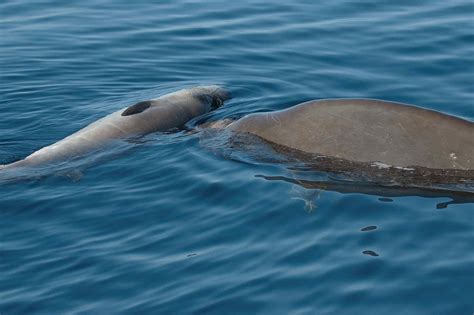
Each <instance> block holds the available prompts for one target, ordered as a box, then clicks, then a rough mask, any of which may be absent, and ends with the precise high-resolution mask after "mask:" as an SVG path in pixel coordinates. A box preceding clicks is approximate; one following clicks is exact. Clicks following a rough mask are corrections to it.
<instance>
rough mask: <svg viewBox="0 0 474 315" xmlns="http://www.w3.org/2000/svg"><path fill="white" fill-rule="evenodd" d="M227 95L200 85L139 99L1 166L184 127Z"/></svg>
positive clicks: (46, 160)
mask: <svg viewBox="0 0 474 315" xmlns="http://www.w3.org/2000/svg"><path fill="white" fill-rule="evenodd" d="M229 98H230V95H229V93H228V92H226V91H225V90H224V89H222V88H221V87H218V86H201V87H195V88H190V89H184V90H180V91H177V92H174V93H170V94H166V95H163V96H161V97H159V98H157V99H152V100H148V101H143V102H139V103H137V104H134V105H132V106H130V107H128V108H124V109H121V110H118V111H116V112H114V113H112V114H110V115H108V116H106V117H104V118H102V119H100V120H97V121H95V122H93V123H92V124H90V125H88V126H87V127H85V128H83V129H81V130H79V131H78V132H76V133H74V134H72V135H70V136H68V137H66V138H64V139H63V140H61V141H58V142H56V143H54V144H52V145H49V146H47V147H44V148H42V149H40V150H38V151H36V152H34V153H32V154H31V155H29V156H27V157H26V158H25V159H23V160H20V161H17V162H14V163H11V164H8V165H0V169H11V168H16V167H22V166H38V165H46V164H50V163H57V162H61V161H64V160H67V159H70V158H74V157H77V156H81V155H84V154H87V153H89V152H92V151H95V150H98V149H100V148H101V147H103V146H104V145H106V144H107V142H109V141H110V140H113V139H123V138H127V137H133V136H140V135H145V134H148V133H152V132H156V131H166V130H170V129H173V128H180V127H183V126H184V125H185V124H186V122H188V121H189V120H191V119H192V118H194V117H197V116H199V115H202V114H205V113H207V112H209V111H211V110H213V109H216V108H218V107H220V106H221V105H222V104H223V102H224V101H225V100H228V99H229Z"/></svg>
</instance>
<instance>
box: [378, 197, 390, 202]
mask: <svg viewBox="0 0 474 315" xmlns="http://www.w3.org/2000/svg"><path fill="white" fill-rule="evenodd" d="M379 200H380V201H383V202H393V199H391V198H386V197H382V198H379Z"/></svg>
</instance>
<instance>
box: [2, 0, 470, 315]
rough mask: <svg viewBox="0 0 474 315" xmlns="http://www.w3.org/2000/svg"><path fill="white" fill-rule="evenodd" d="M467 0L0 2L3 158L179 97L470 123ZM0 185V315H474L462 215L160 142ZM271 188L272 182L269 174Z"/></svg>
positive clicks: (170, 139) (222, 113) (234, 111)
mask: <svg viewBox="0 0 474 315" xmlns="http://www.w3.org/2000/svg"><path fill="white" fill-rule="evenodd" d="M473 21H474V4H473V3H472V1H466V0H463V1H417V2H416V3H410V2H401V3H399V2H397V3H395V2H388V1H382V2H380V1H379V2H377V3H375V2H369V1H350V0H336V1H331V2H324V3H323V2H322V3H320V4H318V3H314V2H313V1H299V2H298V3H291V2H287V1H279V0H278V1H273V3H271V4H270V3H268V2H265V1H250V0H249V1H243V2H242V1H240V2H239V1H234V2H219V1H162V2H160V4H150V3H147V2H145V1H136V2H133V3H131V2H130V1H113V2H112V1H105V0H101V1H90V0H86V1H81V2H77V3H69V2H63V1H32V0H29V1H18V0H11V1H6V2H2V4H0V34H1V37H0V44H1V49H0V68H1V69H0V73H1V74H0V95H1V98H0V103H1V110H2V115H1V118H0V164H4V163H8V162H12V161H14V160H17V159H20V158H23V157H25V156H26V155H28V154H30V153H31V152H33V151H34V150H37V149H39V148H41V147H43V146H45V145H48V144H51V143H53V142H55V141H57V140H59V139H61V138H63V137H65V136H67V135H69V134H71V133H73V132H75V131H77V130H78V129H80V128H82V127H84V126H85V125H87V124H88V123H90V122H92V121H95V120H97V119H99V118H100V117H103V116H104V115H106V114H108V113H111V112H113V111H115V110H117V109H119V108H121V107H124V106H127V105H130V104H133V103H135V102H137V101H140V100H145V99H147V98H151V97H157V96H159V95H162V94H165V93H167V92H170V91H174V90H178V89H181V88H183V87H188V86H194V85H201V84H221V85H223V86H225V87H227V88H228V89H229V90H230V91H231V92H232V94H233V96H234V98H233V99H232V100H231V101H230V102H228V103H227V104H226V105H225V106H224V107H222V108H221V109H219V110H218V111H216V112H214V113H212V115H210V117H209V118H210V119H211V118H212V119H219V118H224V117H234V116H241V115H244V114H249V113H253V112H259V111H268V110H278V109H283V108H287V107H289V106H291V105H294V104H297V103H299V102H303V101H307V100H310V99H317V98H331V97H364V98H366V97H367V98H379V99H386V100H391V101H397V102H404V103H410V104H416V105H419V106H423V107H426V108H431V109H435V110H438V111H442V112H445V113H448V114H451V115H455V116H459V117H463V118H465V119H470V120H473V119H474V109H473V107H474V103H473V100H474V91H473V89H472V87H473V86H474V75H473V73H474V60H473V59H474V57H473V56H474V45H473V42H474V36H473V34H472V30H473V29H474V22H473ZM146 140H147V141H143V142H141V143H127V144H125V145H126V148H125V149H124V150H123V151H120V152H118V154H116V155H115V156H114V157H113V158H109V159H106V160H104V161H102V162H101V163H92V165H90V166H89V167H88V168H87V169H86V170H85V172H84V175H83V176H82V177H81V178H78V177H76V176H72V177H71V176H69V174H53V175H52V176H48V177H46V178H41V179H38V180H32V181H26V182H25V181H22V182H17V183H9V184H2V185H1V186H0V272H1V281H0V313H1V314H2V315H4V314H5V315H11V314H101V313H105V314H131V313H135V314H145V313H154V314H156V313H160V314H186V313H199V314H244V313H261V314H362V313H364V314H380V313H385V314H401V313H403V314H472V312H473V311H474V303H473V301H474V298H473V293H472V292H474V276H473V275H474V268H473V266H474V233H473V230H474V211H473V205H472V203H461V204H450V205H449V206H447V207H446V208H444V209H438V208H439V207H438V208H437V206H438V205H439V204H440V203H449V202H450V201H451V199H450V198H447V197H443V196H438V197H436V196H435V197H422V196H416V195H412V196H409V195H406V196H403V195H402V196H392V197H387V196H382V195H371V194H364V193H357V192H349V193H341V192H338V191H327V190H321V189H315V188H311V187H304V186H301V185H297V184H295V183H294V182H292V181H291V180H283V179H284V178H286V179H292V178H293V176H294V174H293V173H292V172H291V171H289V170H288V169H287V168H285V167H284V166H282V165H280V164H275V163H259V162H256V161H252V159H247V158H244V157H239V156H237V158H235V156H232V155H230V156H229V155H223V154H220V153H219V152H216V151H215V150H213V147H212V146H209V142H208V141H207V142H206V141H205V140H203V138H202V137H201V136H200V134H199V133H198V134H190V133H187V132H185V131H183V132H178V133H174V134H156V135H150V136H149V137H147V138H146ZM269 178H280V179H281V180H269Z"/></svg>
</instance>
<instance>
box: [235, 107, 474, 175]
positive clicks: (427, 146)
mask: <svg viewBox="0 0 474 315" xmlns="http://www.w3.org/2000/svg"><path fill="white" fill-rule="evenodd" d="M226 129H229V130H232V131H235V132H240V133H249V134H253V135H256V136H258V137H260V138H262V139H264V140H266V141H268V142H269V143H273V144H278V145H281V146H284V147H287V148H291V149H295V150H298V151H302V152H306V153H312V154H317V155H322V156H328V157H335V158H341V159H345V160H349V161H355V162H378V163H383V164H384V165H385V164H386V165H388V166H393V167H406V168H408V167H415V166H419V167H424V168H432V169H449V170H473V169H474V123H473V122H471V121H467V120H464V119H461V118H457V117H453V116H450V115H446V114H442V113H439V112H435V111H432V110H428V109H424V108H420V107H416V106H412V105H407V104H401V103H394V102H388V101H381V100H372V99H327V100H315V101H309V102H305V103H302V104H299V105H296V106H293V107H290V108H288V109H284V110H279V111H274V112H264V113H255V114H250V115H247V116H244V117H242V118H240V119H239V120H236V121H234V122H232V123H231V124H230V125H228V126H227V127H226Z"/></svg>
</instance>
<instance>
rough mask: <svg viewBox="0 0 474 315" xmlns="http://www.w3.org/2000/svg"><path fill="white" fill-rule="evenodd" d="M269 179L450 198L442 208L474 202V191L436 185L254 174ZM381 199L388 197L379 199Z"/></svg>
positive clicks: (342, 190)
mask: <svg viewBox="0 0 474 315" xmlns="http://www.w3.org/2000/svg"><path fill="white" fill-rule="evenodd" d="M256 177H260V178H263V179H266V180H269V181H285V182H288V183H292V184H296V185H299V186H301V187H303V188H305V189H317V190H327V191H335V192H338V193H341V194H353V193H360V194H366V195H374V196H377V197H386V198H391V197H405V196H418V197H425V198H442V197H446V198H450V199H451V201H448V202H441V203H438V204H437V206H436V208H438V209H443V208H446V207H447V206H448V205H450V204H460V203H474V193H473V192H469V191H458V190H452V189H444V188H436V187H404V186H398V185H392V186H383V185H378V184H376V183H370V182H353V181H344V180H340V181H338V180H314V181H313V180H308V179H297V178H289V177H285V176H265V175H256ZM381 200H382V201H385V200H390V199H381Z"/></svg>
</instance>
